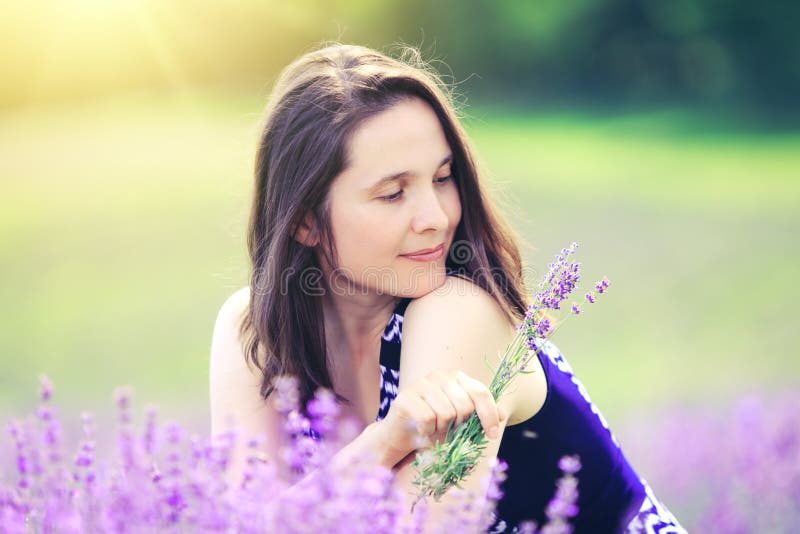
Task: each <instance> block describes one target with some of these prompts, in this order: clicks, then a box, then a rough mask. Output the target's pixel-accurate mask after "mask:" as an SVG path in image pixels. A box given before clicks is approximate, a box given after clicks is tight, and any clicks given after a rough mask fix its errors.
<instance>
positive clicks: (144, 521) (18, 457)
mask: <svg viewBox="0 0 800 534" xmlns="http://www.w3.org/2000/svg"><path fill="white" fill-rule="evenodd" d="M52 391H53V390H52V384H51V383H50V382H49V380H48V379H47V378H46V377H42V379H41V390H40V397H41V404H40V406H39V408H38V410H37V411H36V414H35V416H30V417H28V418H22V419H20V418H13V419H11V420H10V421H9V422H8V423H7V425H6V427H5V429H6V436H5V439H6V441H7V442H9V443H10V445H11V446H10V447H9V446H5V447H3V448H2V450H4V451H5V450H8V451H10V452H11V454H4V455H3V458H4V459H3V462H2V466H0V475H2V478H0V525H2V527H3V528H2V531H3V532H20V533H21V532H154V531H159V532H161V531H174V532H182V531H185V530H186V529H187V528H188V529H189V530H191V531H213V532H218V531H228V530H229V529H234V530H235V531H237V532H273V531H283V532H295V531H297V532H300V531H305V530H306V529H308V528H309V526H310V523H309V522H308V521H309V520H310V518H312V517H313V518H315V520H316V521H317V522H318V523H319V524H317V525H316V527H315V528H320V529H323V530H325V531H334V530H333V527H332V525H347V529H348V530H347V531H348V532H360V531H364V532H418V531H419V525H420V522H421V521H423V520H424V518H425V507H424V506H421V507H418V508H417V511H418V512H417V513H415V514H414V515H413V518H411V520H410V522H404V521H403V518H404V517H405V519H406V520H407V521H408V519H409V518H408V517H407V516H406V515H405V514H403V512H402V507H403V506H406V505H407V501H406V500H405V499H404V498H403V497H402V496H401V495H400V494H399V493H398V492H397V491H396V489H395V488H393V487H392V485H391V473H390V472H389V471H388V470H386V469H383V468H378V467H376V466H374V465H371V464H369V463H365V464H364V465H357V466H353V467H352V469H350V470H349V471H348V472H347V473H337V474H336V476H335V477H333V476H330V477H318V478H313V479H312V478H302V477H303V475H304V470H307V469H309V468H314V469H317V468H320V467H322V466H324V465H325V464H326V459H327V458H328V456H327V455H328V454H329V451H327V452H326V450H325V449H322V448H320V449H314V448H313V444H314V443H316V442H315V441H313V440H304V439H303V438H302V436H303V435H304V433H303V430H308V428H313V429H315V431H318V432H320V433H322V434H323V435H324V433H326V432H332V429H333V426H331V425H330V421H331V420H330V418H331V417H335V415H336V412H335V410H333V411H331V410H329V409H317V408H319V407H325V406H330V403H326V402H325V400H326V398H327V397H325V396H324V395H322V396H320V395H319V394H318V396H317V398H315V400H313V401H312V403H315V404H313V405H312V404H310V405H309V406H310V408H311V409H310V410H309V413H311V414H312V419H311V420H306V419H303V418H302V416H298V413H297V412H296V408H292V406H291V403H289V404H287V412H286V414H285V416H286V421H287V423H286V427H285V430H286V431H287V432H288V435H290V436H291V437H292V443H293V444H294V445H293V448H292V449H287V450H286V457H285V458H284V460H285V461H286V462H287V465H290V466H292V468H293V469H294V471H293V472H294V473H296V480H294V481H293V482H292V484H295V486H294V488H295V490H298V489H299V491H286V490H288V488H289V485H288V484H287V483H285V482H283V481H282V480H280V479H279V478H278V477H277V476H276V472H275V470H274V466H271V465H270V464H268V463H265V462H262V461H261V460H260V459H259V455H258V453H257V450H256V447H257V441H256V440H251V441H250V442H249V446H250V447H251V450H252V451H253V454H252V455H251V456H250V459H249V460H248V469H247V470H246V472H245V474H244V478H243V480H242V483H241V485H240V486H239V487H236V488H227V487H226V484H225V482H224V473H225V470H226V466H227V458H228V454H229V451H230V447H231V445H232V443H231V440H232V439H236V435H235V433H233V432H231V433H229V434H224V435H220V436H215V437H214V439H203V438H201V437H200V436H197V435H192V436H189V435H188V433H187V432H186V431H185V430H184V428H183V427H182V426H181V425H180V424H178V423H175V422H170V423H166V424H160V423H159V422H158V412H157V410H156V409H153V408H151V409H149V410H147V411H146V414H145V418H144V425H143V428H142V429H140V430H139V429H137V428H136V425H134V423H133V409H132V397H131V391H130V390H129V389H127V388H118V389H117V390H116V391H115V395H114V398H115V402H116V405H117V413H118V425H117V429H116V436H115V439H116V445H115V446H114V447H109V448H110V449H114V450H113V451H111V450H107V451H99V450H97V437H98V431H97V429H96V428H95V423H94V421H93V417H92V416H91V414H89V413H83V414H81V420H82V423H83V432H82V438H81V439H80V440H79V443H77V444H75V443H66V440H65V438H64V432H63V428H62V425H61V422H60V419H61V418H60V417H58V416H57V410H56V408H54V407H53V406H52V404H53V403H52V400H51V396H52ZM798 405H800V392H798V391H788V392H783V393H775V394H771V395H767V396H759V395H750V396H745V397H741V398H739V399H738V401H737V402H736V403H735V405H733V406H721V407H696V406H695V407H690V406H683V407H680V408H678V407H672V408H670V409H663V410H660V411H649V412H648V413H647V414H641V415H638V416H634V417H631V418H629V419H628V420H627V421H626V422H625V423H624V424H622V425H621V426H620V430H621V433H622V434H623V435H624V436H625V440H624V445H625V449H626V453H627V454H628V456H629V457H630V458H631V459H632V461H633V463H634V464H635V465H636V466H637V468H638V469H639V470H640V472H641V473H642V474H643V475H645V476H646V478H647V479H648V482H649V483H650V484H651V485H652V486H653V487H654V488H656V489H657V491H658V492H659V494H660V495H662V496H663V500H664V502H665V503H667V504H668V506H670V508H671V509H672V510H673V511H674V512H675V513H676V515H677V516H678V517H679V519H680V520H681V522H682V523H683V524H684V526H686V527H687V528H688V529H689V530H690V531H695V532H726V533H750V532H753V533H756V532H776V533H784V532H785V533H790V532H798V531H800V518H799V517H798V513H797V510H798V509H800V413H799V412H798V411H797V409H796V407H797V406H798ZM293 410H294V411H293ZM65 419H71V417H70V415H67V416H66V418H65ZM335 439H343V440H346V439H347V436H344V435H336V436H335ZM9 443H7V444H6V445H9ZM309 446H311V448H309ZM71 451H74V452H71ZM560 467H561V468H562V470H563V471H564V477H563V478H562V480H561V483H560V484H559V488H558V489H556V491H555V495H554V498H553V501H552V502H551V505H550V508H549V510H550V512H549V513H548V516H549V517H550V518H551V522H550V523H549V524H548V525H544V526H543V527H542V529H541V530H539V531H538V532H542V533H544V532H570V530H569V526H568V520H569V517H571V516H572V515H574V514H575V513H576V509H575V506H574V502H575V499H576V498H577V492H578V491H579V490H578V486H579V477H580V474H579V472H578V471H579V470H580V463H579V462H577V461H576V460H575V459H571V458H565V460H564V461H562V463H561V464H560ZM504 468H505V464H504V462H502V461H501V462H497V463H496V465H495V469H494V472H493V475H492V477H490V478H488V479H487V480H486V481H485V484H486V485H485V486H484V487H485V488H486V489H487V491H488V493H487V497H486V498H480V499H476V498H475V497H474V496H472V495H464V499H463V500H462V502H463V503H464V506H476V505H477V506H482V507H483V509H484V510H485V514H484V522H483V524H484V525H485V526H488V525H490V524H491V512H492V511H493V510H494V505H495V503H496V499H498V498H500V497H501V496H502V481H503V471H504ZM576 477H577V478H576ZM298 482H299V485H298ZM492 488H494V489H492ZM454 491H458V490H454ZM265 496H269V498H265ZM312 509H313V513H309V512H310V510H312ZM458 516H459V514H458V511H457V510H453V514H452V515H451V519H452V520H453V521H455V518H457V517H458ZM361 527H363V529H362V530H359V528H361ZM527 527H528V530H523V531H524V532H530V533H534V532H537V530H536V529H535V528H534V526H533V525H527ZM337 528H338V527H337Z"/></svg>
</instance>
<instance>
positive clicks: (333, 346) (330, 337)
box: [322, 292, 398, 368]
mask: <svg viewBox="0 0 800 534" xmlns="http://www.w3.org/2000/svg"><path fill="white" fill-rule="evenodd" d="M397 302H398V297H395V296H393V295H388V294H384V295H375V294H370V295H336V294H334V293H333V292H328V293H327V294H326V295H324V296H323V299H322V303H323V305H322V309H323V315H324V321H325V340H326V344H327V345H328V355H329V356H330V357H333V359H334V362H335V363H336V364H347V365H348V366H349V367H351V368H353V367H360V366H361V364H362V363H363V362H364V360H365V359H370V358H378V357H379V353H376V350H375V347H376V346H377V347H380V338H381V336H382V334H383V330H384V328H385V327H386V323H388V322H389V319H390V318H391V316H392V312H393V311H394V309H395V307H396V306H397ZM342 360H344V361H342ZM334 362H332V363H334Z"/></svg>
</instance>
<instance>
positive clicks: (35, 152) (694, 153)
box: [0, 91, 800, 517]
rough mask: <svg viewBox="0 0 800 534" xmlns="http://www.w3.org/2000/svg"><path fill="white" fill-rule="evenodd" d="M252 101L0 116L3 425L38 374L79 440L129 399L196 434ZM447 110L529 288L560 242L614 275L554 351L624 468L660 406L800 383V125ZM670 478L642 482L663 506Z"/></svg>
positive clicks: (204, 97) (237, 263) (692, 406)
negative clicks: (117, 396) (84, 416)
mask: <svg viewBox="0 0 800 534" xmlns="http://www.w3.org/2000/svg"><path fill="white" fill-rule="evenodd" d="M262 103H263V101H262V99H259V98H258V95H253V94H248V95H242V94H236V93H230V92H217V91H207V92H186V93H182V94H179V95H173V96H171V97H169V98H167V97H159V96H155V95H146V94H140V95H135V94H132V95H128V96H118V97H114V98H109V99H105V100H98V101H91V102H90V101H87V102H85V103H83V104H79V105H71V106H69V107H59V106H53V107H38V108H29V109H18V110H14V111H7V112H5V113H4V114H2V115H0V206H1V207H2V209H0V272H1V273H2V278H3V280H2V283H0V299H2V303H3V305H2V306H0V417H2V419H3V421H5V420H6V419H8V418H9V417H11V416H20V415H23V414H25V413H27V412H29V411H31V410H32V407H33V406H35V404H36V398H35V397H36V395H35V390H36V386H37V377H38V375H39V374H40V373H46V374H47V375H48V376H50V378H51V379H52V380H53V382H54V383H55V384H56V391H55V398H54V400H55V403H56V404H57V405H58V406H60V407H61V408H60V409H61V412H62V414H63V416H62V420H64V422H65V423H69V419H70V417H72V419H74V425H75V428H77V427H79V422H78V416H77V414H78V413H79V411H80V410H83V409H89V410H92V411H94V412H96V413H98V426H99V428H102V427H103V424H105V423H109V424H110V421H111V420H112V415H111V414H112V413H113V406H112V402H111V392H112V390H113V389H114V388H115V387H116V386H117V385H121V384H130V385H132V386H133V387H134V388H135V399H136V400H135V401H134V402H135V403H136V404H137V405H138V406H141V405H143V404H145V403H153V404H157V405H159V406H160V408H161V411H162V413H163V414H165V417H167V418H170V417H172V418H176V419H178V420H180V421H181V422H183V423H186V424H187V425H188V426H189V427H190V428H193V429H195V430H196V431H197V432H207V431H208V355H209V347H210V342H211V331H212V327H213V324H214V319H215V316H216V312H217V310H218V309H219V306H220V305H221V304H222V302H223V301H224V300H225V298H226V297H227V296H228V295H229V294H231V293H232V292H233V291H235V290H236V289H238V288H240V287H242V286H244V285H246V284H247V254H246V249H245V229H246V221H247V212H248V209H249V198H250V187H251V169H252V161H253V155H254V147H255V142H256V135H257V130H256V126H257V121H258V117H259V114H260V109H261V106H262ZM464 111H465V113H466V115H467V116H466V117H465V125H466V127H467V131H468V132H469V134H470V135H471V136H472V138H473V140H474V144H475V147H476V149H477V153H478V159H479V161H480V163H481V165H482V166H483V168H484V170H485V171H486V174H485V178H486V180H487V183H488V185H489V187H490V188H491V189H492V190H493V192H494V194H495V195H496V197H497V199H498V201H499V203H500V204H501V205H502V206H504V207H505V208H506V209H507V211H508V213H509V218H510V220H511V222H512V224H513V225H514V227H515V229H516V230H517V231H518V233H519V234H520V235H521V236H523V237H524V239H525V240H526V241H527V242H528V243H530V245H531V247H528V248H526V249H525V250H524V255H525V259H526V262H527V266H528V267H527V270H526V274H528V275H529V278H530V281H531V282H534V281H535V280H536V279H537V278H538V276H540V275H541V274H543V273H544V272H545V271H546V269H547V264H548V262H550V261H551V260H552V257H553V255H554V254H556V253H557V252H558V250H560V248H561V247H564V246H567V245H569V243H571V242H573V241H577V242H578V243H580V245H581V248H580V249H579V252H578V255H577V259H578V260H579V261H582V262H583V264H584V269H583V272H584V275H585V277H586V283H587V284H590V283H591V282H593V281H594V280H595V279H599V278H600V277H602V276H606V277H608V279H609V280H610V282H611V288H610V290H609V292H608V294H607V295H604V296H603V300H602V302H599V303H598V304H597V305H595V306H594V307H591V308H589V309H587V310H586V313H585V314H582V315H581V316H580V317H579V318H578V317H573V318H570V319H569V324H566V323H565V324H564V328H563V329H560V330H559V331H557V332H556V334H555V335H554V337H553V342H554V343H555V344H556V345H558V347H559V348H560V349H561V351H562V352H563V353H564V355H565V356H566V357H567V358H568V359H569V360H570V362H571V364H572V366H573V368H574V369H575V371H576V373H577V375H578V376H579V377H580V378H581V380H582V381H583V383H584V384H585V385H586V387H587V388H588V390H589V392H590V394H591V396H592V400H593V401H594V402H595V403H596V404H597V405H598V406H599V407H600V408H601V410H602V411H603V414H604V415H605V416H606V418H607V419H608V420H609V422H610V424H611V427H612V429H615V431H616V434H617V437H618V438H619V439H620V441H621V443H622V444H623V449H624V450H625V451H626V453H627V454H628V456H629V457H631V459H632V460H633V462H634V465H644V464H652V463H653V458H652V457H650V458H648V456H649V455H651V453H652V450H653V449H652V447H650V446H649V445H647V437H648V436H655V435H659V434H658V432H659V431H660V430H659V429H661V430H663V428H665V427H663V426H659V423H658V421H659V419H657V418H655V419H654V417H656V416H654V415H653V414H661V415H658V417H663V418H665V419H667V418H670V417H676V418H677V420H678V421H680V419H681V418H680V414H684V413H685V414H692V413H693V412H695V411H696V410H698V409H699V408H700V407H702V409H704V410H712V411H714V410H716V412H715V413H719V414H725V413H728V411H729V410H730V407H731V406H733V405H735V404H736V403H737V401H738V399H741V398H743V397H747V396H752V395H756V396H760V397H761V396H763V397H765V398H772V397H775V396H776V395H777V394H779V393H781V392H791V391H796V390H797V389H798V387H800V386H798V383H797V378H796V377H797V375H798V370H800V359H798V356H800V354H798V349H797V344H798V341H800V334H799V333H798V329H797V313H796V311H795V306H796V302H797V297H798V296H800V290H798V288H797V285H796V274H797V272H798V267H797V266H798V264H800V262H799V261H798V260H800V242H799V241H798V239H797V236H798V235H800V217H799V216H798V212H799V211H798V208H800V180H798V178H797V177H798V170H800V132H796V131H782V132H778V131H771V130H769V129H765V128H757V127H753V126H747V125H746V124H743V123H740V122H737V121H733V120H722V119H720V118H718V117H713V116H708V115H705V114H703V113H701V112H698V111H687V110H676V109H658V110H652V109H650V110H629V111H613V112H612V111H609V110H580V111H575V110H556V111H542V110H538V111H534V110H529V111H525V110H515V109H510V108H503V107H500V106H492V107H483V106H474V107H468V108H465V110H464ZM665 414H669V415H665ZM676 414H677V415H676ZM670 420H672V419H670ZM687 425H688V424H687ZM670 428H671V429H673V430H674V433H673V434H670V435H669V436H665V438H666V439H676V440H677V441H680V440H681V436H677V435H675V433H680V432H681V429H682V428H683V430H684V431H685V432H689V431H690V429H691V428H694V427H692V426H691V425H688V426H686V427H685V428H684V427H681V425H680V423H679V422H678V423H675V424H674V425H673V426H672V427H670ZM645 433H646V435H643V434H645ZM5 441H7V440H5ZM627 442H630V443H631V447H626V445H625V444H626V443H627ZM8 446H9V444H8V443H2V444H0V452H2V451H4V450H7V449H6V447H8ZM668 475H669V473H668V471H664V472H659V473H658V474H655V473H654V476H655V477H656V478H652V477H650V478H649V481H650V483H651V485H652V486H653V487H654V489H655V490H656V492H657V493H659V489H658V488H659V483H660V480H659V479H658V477H662V478H664V482H663V485H665V486H666V485H667V481H666V477H668ZM670 487H672V486H670ZM675 491H677V490H675ZM660 493H662V494H663V492H660ZM662 498H663V499H664V500H665V501H666V502H667V503H670V504H671V506H670V507H671V508H672V510H673V512H675V513H676V515H678V516H679V517H680V514H681V512H682V511H683V510H686V511H687V512H689V511H690V510H689V507H690V505H691V503H689V502H688V501H687V500H686V499H682V497H681V495H677V494H668V495H662ZM672 503H675V504H672Z"/></svg>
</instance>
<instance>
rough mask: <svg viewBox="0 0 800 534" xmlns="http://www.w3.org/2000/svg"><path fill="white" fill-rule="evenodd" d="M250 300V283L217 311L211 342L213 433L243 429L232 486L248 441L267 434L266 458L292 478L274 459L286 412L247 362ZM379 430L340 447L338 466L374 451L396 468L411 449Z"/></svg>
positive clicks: (239, 474)
mask: <svg viewBox="0 0 800 534" xmlns="http://www.w3.org/2000/svg"><path fill="white" fill-rule="evenodd" d="M249 299H250V294H249V288H247V287H245V288H243V289H240V290H238V291H237V292H236V293H234V294H233V295H231V296H230V297H228V299H227V300H226V301H225V303H224V304H223V305H222V307H221V308H220V310H219V313H218V314H217V319H216V322H215V324H214V333H213V335H212V341H211V361H210V368H209V385H210V392H209V393H210V399H211V435H212V436H216V435H218V434H220V433H223V432H226V431H228V430H231V429H233V428H238V429H239V431H240V434H239V436H240V437H239V439H238V440H237V443H236V445H235V447H234V449H233V450H232V451H231V458H230V462H229V467H228V471H227V472H226V479H227V481H228V484H230V485H234V484H235V485H238V484H239V483H240V482H241V478H242V473H243V470H244V467H245V464H246V459H247V455H248V450H247V440H248V439H251V438H255V437H258V436H262V437H263V440H262V441H261V447H260V449H259V452H260V453H261V455H262V458H264V459H266V460H267V461H269V462H271V463H273V465H276V466H277V467H278V468H279V474H280V475H281V477H282V478H283V479H284V480H289V472H288V469H286V468H285V466H284V465H283V462H280V461H275V459H277V458H279V456H278V455H279V453H280V448H281V446H282V445H284V443H283V442H282V440H283V432H282V430H281V425H282V420H281V415H280V414H279V412H278V411H277V410H276V409H275V407H274V406H273V402H272V399H274V397H272V396H271V397H270V399H269V400H268V401H264V399H263V398H262V397H261V394H260V388H261V374H260V372H259V371H258V369H255V368H253V369H250V368H249V367H248V366H247V363H246V361H245V357H244V351H243V347H242V343H241V340H240V339H239V324H240V321H241V319H242V316H243V314H244V312H245V310H246V309H247V306H248V304H249ZM376 430H377V425H376V423H372V424H370V425H369V426H367V427H366V428H365V429H364V430H363V431H362V432H361V433H360V434H359V435H358V436H357V437H356V438H355V439H354V440H353V441H351V442H350V443H349V444H348V445H346V446H345V447H343V448H342V449H341V450H339V451H338V452H337V453H336V455H335V456H334V457H333V458H332V462H333V467H336V466H339V465H341V466H347V465H350V463H351V462H352V460H353V459H356V458H364V457H365V456H366V455H368V454H375V455H376V460H377V461H378V462H379V463H380V464H381V465H384V466H386V467H388V468H391V467H393V466H394V465H395V464H397V462H399V461H400V460H402V459H403V457H405V456H406V455H407V454H408V453H409V452H411V451H410V450H408V451H401V450H395V449H392V448H389V447H385V446H384V442H385V440H384V439H383V436H382V435H381V436H379V435H378V434H377V433H376Z"/></svg>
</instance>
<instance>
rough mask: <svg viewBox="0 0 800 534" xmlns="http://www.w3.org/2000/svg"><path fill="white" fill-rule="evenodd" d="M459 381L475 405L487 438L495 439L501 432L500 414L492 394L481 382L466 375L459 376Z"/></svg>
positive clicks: (460, 374)
mask: <svg viewBox="0 0 800 534" xmlns="http://www.w3.org/2000/svg"><path fill="white" fill-rule="evenodd" d="M458 381H459V382H460V383H461V384H462V385H463V387H464V391H466V392H467V394H468V395H469V397H470V398H471V399H472V403H473V404H474V405H475V411H476V412H477V413H478V419H480V421H481V426H482V427H483V431H484V433H485V434H486V436H487V437H489V438H490V439H494V438H495V437H497V434H498V433H499V431H500V414H499V413H498V407H497V403H496V402H495V400H494V397H492V393H491V392H490V391H489V389H488V388H487V387H486V386H485V385H484V383H483V382H481V381H480V380H476V379H474V378H472V377H470V376H469V375H467V374H465V373H461V372H460V373H459V374H458Z"/></svg>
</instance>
